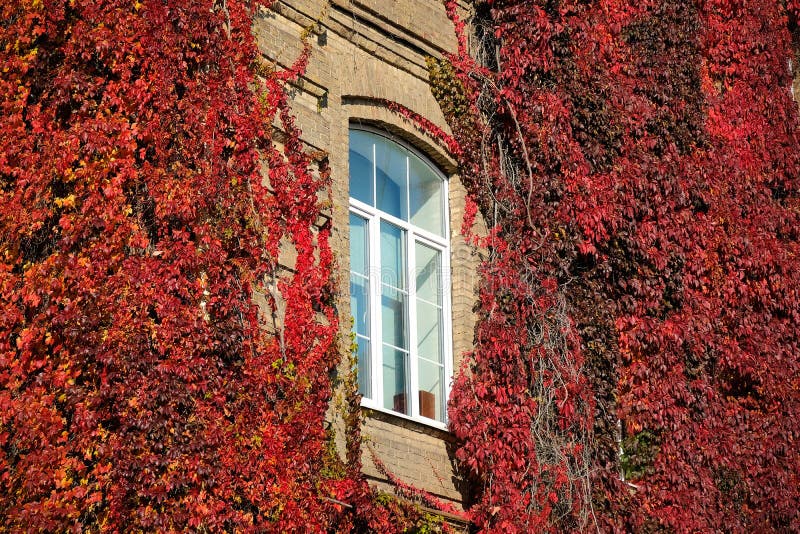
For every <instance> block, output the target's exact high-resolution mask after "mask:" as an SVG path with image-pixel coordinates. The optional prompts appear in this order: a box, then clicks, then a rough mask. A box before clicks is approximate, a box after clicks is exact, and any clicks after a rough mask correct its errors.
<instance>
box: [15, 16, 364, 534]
mask: <svg viewBox="0 0 800 534" xmlns="http://www.w3.org/2000/svg"><path fill="white" fill-rule="evenodd" d="M39 4H40V3H38V2H32V3H30V2H29V3H28V5H27V6H25V7H23V6H21V5H17V4H13V3H12V4H10V5H6V4H3V5H2V7H0V16H2V19H3V20H4V21H7V22H8V23H7V24H4V25H2V26H0V42H3V43H5V44H8V46H4V47H3V48H2V50H0V62H2V64H3V67H4V75H3V76H2V79H1V80H0V88H1V89H2V92H1V93H0V108H2V111H3V113H2V114H0V116H2V119H0V121H2V128H0V132H2V133H0V200H2V202H0V221H1V223H2V231H0V294H2V299H0V332H2V334H1V335H0V414H2V415H0V446H2V452H1V453H0V480H2V484H0V487H2V489H0V508H2V509H3V510H4V514H5V517H4V524H5V525H6V526H7V527H8V528H11V529H14V528H22V529H40V530H49V531H63V530H69V529H78V530H81V529H84V530H119V529H141V530H153V531H169V530H183V529H186V528H191V529H208V530H213V531H220V530H225V529H227V530H242V529H244V530H248V529H252V528H254V527H255V528H270V529H275V530H286V531H289V530H296V529H311V530H315V529H325V528H329V527H330V528H336V525H337V524H341V525H342V528H344V529H346V528H347V527H346V525H348V524H351V523H352V520H351V519H349V515H348V514H350V513H351V512H343V511H342V508H341V507H337V506H338V505H337V506H333V505H332V504H331V503H330V502H329V501H327V500H325V499H326V498H327V496H328V495H329V494H330V493H331V492H336V491H338V490H337V489H336V488H339V487H346V488H349V489H347V491H349V492H350V494H349V495H348V496H347V497H348V499H352V500H353V501H356V500H358V499H364V498H366V497H365V495H367V494H368V491H367V489H366V485H365V482H364V481H363V479H361V478H360V475H359V474H358V473H357V472H355V473H350V474H349V475H350V477H351V478H350V479H348V481H347V483H346V484H345V483H344V482H343V481H332V480H330V478H329V475H326V474H325V472H326V471H325V469H324V466H325V462H327V461H331V460H330V459H326V458H325V456H324V451H325V447H326V443H325V441H326V439H327V436H326V434H325V432H324V428H323V420H324V417H325V413H326V409H327V403H328V401H329V399H330V397H331V383H330V376H331V371H332V369H334V368H335V366H336V365H337V364H338V361H339V356H338V354H337V353H336V351H335V350H333V348H334V343H335V338H334V335H335V333H336V332H337V322H336V317H335V314H334V311H333V308H332V307H331V302H330V297H329V295H330V294H331V292H332V290H331V287H330V274H331V268H332V254H331V251H330V248H329V245H328V234H329V232H330V228H329V227H327V226H324V227H323V228H317V227H316V226H315V225H316V224H317V221H318V219H319V217H320V212H321V205H320V203H319V201H318V200H317V193H318V191H319V190H320V189H323V188H325V187H327V185H328V184H327V171H326V169H324V167H323V168H319V169H318V167H319V166H318V165H317V164H316V163H314V162H312V160H311V158H310V157H309V156H308V155H306V154H305V153H304V152H303V146H302V143H301V142H300V140H299V136H300V132H299V131H298V130H297V129H296V128H295V127H294V125H293V120H292V118H291V114H290V113H289V110H288V103H287V99H286V96H285V93H284V91H283V83H282V81H281V80H282V79H283V78H285V79H293V78H296V77H297V76H298V75H300V73H301V72H300V71H301V69H302V68H303V65H304V64H305V58H301V60H300V61H299V62H298V64H297V65H296V66H295V67H293V69H292V71H291V72H288V73H283V74H274V73H273V74H272V75H268V76H265V77H264V79H263V84H264V86H261V87H260V89H259V92H261V91H263V93H264V96H265V98H264V102H263V105H262V102H260V101H259V98H258V97H259V96H260V95H257V94H255V93H254V88H255V87H257V86H258V85H257V80H256V77H255V76H254V73H253V72H252V70H251V65H252V64H253V58H255V57H256V54H257V52H256V48H255V43H254V41H253V37H252V35H251V27H252V21H251V18H250V17H251V14H252V13H253V12H254V10H255V7H256V6H255V5H254V3H251V2H236V1H228V2H225V3H224V7H223V5H222V4H221V3H219V2H213V1H207V2H206V1H201V2H194V1H192V2H183V1H175V2H170V3H168V4H165V3H163V2H148V1H145V2H143V3H141V4H140V3H136V4H130V5H126V6H124V7H122V8H120V7H119V6H118V5H117V3H115V2H81V1H76V2H70V3H61V4H58V3H56V4H52V3H51V4H52V5H50V4H48V5H47V6H44V5H41V6H40V7H41V10H40V8H39V7H36V6H37V5H39ZM223 11H225V12H223ZM275 117H279V118H280V120H281V122H282V123H283V126H284V130H285V132H286V134H287V139H286V140H285V142H284V145H285V147H286V148H285V149H284V150H280V149H278V148H277V147H276V146H274V145H272V144H271V143H270V141H269V139H270V135H271V130H270V128H271V125H272V124H273V118H275ZM265 128H266V129H267V130H265ZM262 154H263V155H265V156H266V158H267V159H268V160H269V161H270V163H275V162H280V163H281V164H280V165H270V176H269V178H270V185H271V187H272V191H271V192H268V191H267V189H266V187H265V186H264V184H263V177H262V174H261V167H260V164H259V162H260V157H261V155H262ZM317 171H319V172H317ZM281 241H284V242H291V243H292V244H293V246H294V248H295V249H296V250H297V252H298V255H297V261H296V265H295V266H294V271H293V273H291V274H289V275H285V274H280V273H281V271H279V270H278V268H277V265H276V263H275V261H276V260H275V258H276V257H277V247H278V243H279V242H281ZM264 250H267V251H268V252H269V254H264ZM265 279H267V280H270V281H272V282H274V285H273V289H274V291H275V295H276V296H277V297H278V298H277V300H282V301H285V302H287V303H288V305H287V307H286V310H285V316H284V317H281V321H282V323H281V329H282V332H281V333H280V335H278V334H275V333H272V334H269V333H267V332H265V331H264V330H262V323H263V319H264V318H263V317H261V318H260V317H259V309H258V308H257V306H256V303H254V301H253V296H254V293H256V294H257V293H259V292H265V291H266V290H267V288H264V287H263V286H262V281H264V280H265ZM276 302H277V301H276ZM262 313H263V312H262ZM320 314H321V315H322V316H323V317H324V318H322V319H320ZM365 506H366V505H365ZM339 522H340V523H339Z"/></svg>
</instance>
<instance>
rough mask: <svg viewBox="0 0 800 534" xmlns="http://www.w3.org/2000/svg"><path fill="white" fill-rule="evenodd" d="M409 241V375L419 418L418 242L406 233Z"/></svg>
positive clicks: (413, 408) (413, 412)
mask: <svg viewBox="0 0 800 534" xmlns="http://www.w3.org/2000/svg"><path fill="white" fill-rule="evenodd" d="M406 235H407V236H408V241H407V244H406V250H407V253H408V262H407V265H406V276H407V277H408V278H407V280H408V332H409V336H408V356H409V357H408V360H409V363H408V367H409V369H408V373H409V375H410V376H409V389H410V391H409V395H410V396H411V399H409V401H410V404H409V406H410V407H411V410H410V412H411V415H412V417H419V365H418V363H419V362H418V361H417V357H418V350H417V345H418V339H417V334H418V333H417V277H416V264H417V261H416V250H415V248H416V241H415V239H414V235H413V234H412V232H410V231H409V232H406Z"/></svg>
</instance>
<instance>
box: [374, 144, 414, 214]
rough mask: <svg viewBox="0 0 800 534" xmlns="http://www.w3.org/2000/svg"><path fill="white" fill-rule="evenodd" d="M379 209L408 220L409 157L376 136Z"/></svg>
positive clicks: (400, 149) (376, 174)
mask: <svg viewBox="0 0 800 534" xmlns="http://www.w3.org/2000/svg"><path fill="white" fill-rule="evenodd" d="M374 139H375V183H376V186H375V189H376V193H377V195H376V196H377V208H378V209H379V210H381V211H383V212H385V213H388V214H389V215H394V216H395V217H397V218H398V219H403V220H408V184H407V182H408V155H407V151H406V150H404V149H403V148H401V147H400V145H397V144H395V143H392V142H390V141H388V140H387V139H384V138H382V137H378V136H375V137H374Z"/></svg>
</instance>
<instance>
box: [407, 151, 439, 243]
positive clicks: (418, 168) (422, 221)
mask: <svg viewBox="0 0 800 534" xmlns="http://www.w3.org/2000/svg"><path fill="white" fill-rule="evenodd" d="M409 163H410V168H409V180H410V192H409V196H410V197H411V223H412V224H415V225H416V226H419V227H420V228H422V229H424V230H428V231H429V232H433V233H434V234H436V235H440V236H443V235H444V210H443V209H442V206H443V202H442V179H441V178H440V177H439V175H438V174H436V173H435V172H434V171H433V170H432V169H431V168H430V167H429V166H428V165H426V164H425V163H424V162H423V161H422V160H421V159H419V158H418V157H416V156H411V157H409Z"/></svg>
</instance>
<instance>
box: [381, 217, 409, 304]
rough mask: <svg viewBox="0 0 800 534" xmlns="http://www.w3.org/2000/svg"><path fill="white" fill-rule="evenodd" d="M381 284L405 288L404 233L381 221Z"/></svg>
mask: <svg viewBox="0 0 800 534" xmlns="http://www.w3.org/2000/svg"><path fill="white" fill-rule="evenodd" d="M381 282H383V283H384V284H388V285H390V286H394V287H397V288H400V289H405V288H406V240H405V232H404V231H403V230H401V229H400V228H398V227H397V226H395V225H393V224H389V223H387V222H386V221H381Z"/></svg>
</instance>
